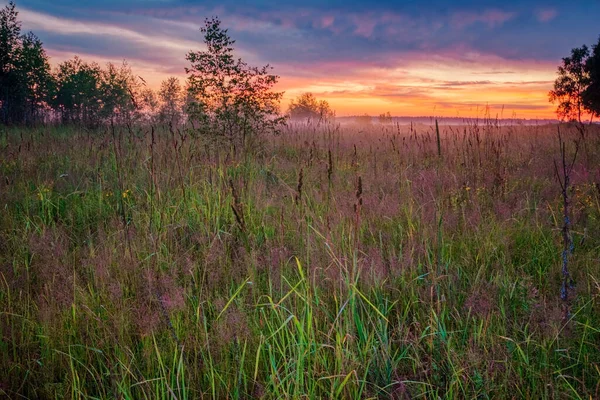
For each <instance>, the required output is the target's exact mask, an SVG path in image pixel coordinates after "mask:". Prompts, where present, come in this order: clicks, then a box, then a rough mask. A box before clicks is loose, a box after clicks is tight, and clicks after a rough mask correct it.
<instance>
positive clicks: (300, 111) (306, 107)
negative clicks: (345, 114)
mask: <svg viewBox="0 0 600 400" xmlns="http://www.w3.org/2000/svg"><path fill="white" fill-rule="evenodd" d="M288 115H289V116H290V118H291V119H295V120H317V121H318V122H321V121H326V120H329V119H332V118H334V117H335V111H333V110H332V109H331V107H330V106H329V103H328V102H327V101H325V100H317V98H316V97H315V96H314V95H313V94H312V93H303V94H301V95H300V96H298V97H297V98H296V99H295V100H292V101H291V102H290V105H289V107H288Z"/></svg>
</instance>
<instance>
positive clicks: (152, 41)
mask: <svg viewBox="0 0 600 400" xmlns="http://www.w3.org/2000/svg"><path fill="white" fill-rule="evenodd" d="M16 3H17V8H18V10H19V11H20V14H19V16H20V19H21V20H22V22H23V27H24V29H26V30H32V31H34V33H36V34H37V35H38V36H39V37H40V38H41V39H42V41H43V42H44V44H45V47H46V49H47V50H48V53H49V55H50V56H51V58H52V63H53V64H54V65H56V64H57V63H58V62H61V61H63V60H65V59H68V58H71V57H72V56H74V55H76V54H77V55H80V56H81V57H82V58H84V59H86V60H90V61H98V62H101V63H104V62H106V61H116V62H120V61H122V60H123V59H127V61H128V62H129V64H130V65H131V66H132V67H133V68H134V71H135V72H136V74H138V75H140V76H142V77H144V78H145V79H146V81H148V82H149V84H150V85H152V86H154V87H157V86H158V85H159V83H160V81H161V80H162V79H164V78H166V77H168V76H171V75H174V76H179V77H181V78H182V80H183V79H185V72H184V67H185V66H187V62H186V60H185V58H184V57H185V54H186V53H187V52H188V51H190V50H199V49H202V35H201V33H200V32H199V27H200V26H201V25H202V23H203V20H204V18H205V17H210V16H215V15H216V16H219V18H220V19H221V20H222V21H223V26H224V27H225V28H229V33H230V35H231V36H232V38H233V39H236V40H237V48H236V50H237V52H238V55H239V56H241V57H242V58H243V59H245V60H246V61H247V62H249V63H250V64H254V65H262V64H266V63H269V64H271V65H272V66H273V67H274V68H275V69H274V72H275V73H276V74H278V75H280V76H281V79H280V83H279V84H278V85H277V89H278V90H281V91H285V97H284V102H283V103H284V104H283V107H284V108H285V106H286V104H287V103H288V102H289V99H290V98H293V97H295V96H297V95H299V94H300V93H302V92H306V91H309V92H312V93H314V94H315V95H316V96H317V97H318V98H323V99H326V100H328V101H329V102H330V104H331V105H332V107H333V108H334V109H335V110H336V111H337V114H338V115H340V116H344V115H356V114H364V113H369V114H372V115H376V114H379V113H383V112H386V111H389V112H391V113H392V114H393V115H406V116H417V115H426V116H429V115H436V116H459V117H471V116H476V114H478V113H479V114H481V113H482V111H481V110H482V109H484V108H485V107H486V105H488V106H489V107H491V109H492V113H494V114H495V113H498V114H500V113H501V110H502V107H503V106H504V111H503V112H502V116H504V117H512V116H513V115H516V116H517V117H521V118H536V117H538V118H552V117H554V106H553V105H552V104H550V103H549V102H548V97H547V93H548V91H549V90H550V89H551V87H552V82H553V80H554V78H555V76H556V67H557V66H558V64H559V63H560V59H561V57H564V56H567V55H568V54H569V52H570V49H571V48H573V47H578V46H581V45H582V44H588V45H590V44H592V43H595V42H596V41H597V39H598V35H600V24H599V23H598V20H600V1H598V0H586V1H583V0H571V1H562V0H561V1H557V0H546V1H542V0H519V1H517V0H504V1H484V0H479V1H475V0H455V1H442V0H430V1H426V2H418V1H391V0H384V1H352V0H346V1H342V0H332V1H327V2H324V1H317V0H292V1H286V2H283V1H274V0H262V1H246V2H238V1H233V0H220V1H213V0H205V1H193V0H146V1H142V0H129V1H127V0H77V1H75V0H57V1H38V0H21V1H17V2H16ZM0 4H1V5H4V4H6V1H3V0H0Z"/></svg>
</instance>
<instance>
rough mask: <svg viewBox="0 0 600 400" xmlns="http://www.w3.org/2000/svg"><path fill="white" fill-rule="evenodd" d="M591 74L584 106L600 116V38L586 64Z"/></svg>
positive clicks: (583, 95) (584, 97)
mask: <svg viewBox="0 0 600 400" xmlns="http://www.w3.org/2000/svg"><path fill="white" fill-rule="evenodd" d="M586 70H587V73H588V74H589V85H588V87H587V88H586V89H585V90H584V91H583V94H582V97H583V105H584V106H585V108H586V109H588V110H590V112H593V113H594V114H595V115H597V116H600V37H599V38H598V43H596V44H595V45H593V46H592V52H591V54H590V56H589V58H588V59H587V62H586Z"/></svg>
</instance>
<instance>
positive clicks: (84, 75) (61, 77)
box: [52, 57, 102, 127]
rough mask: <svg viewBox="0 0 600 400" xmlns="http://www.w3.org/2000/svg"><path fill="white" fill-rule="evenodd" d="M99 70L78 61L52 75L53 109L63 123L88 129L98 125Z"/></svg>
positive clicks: (99, 102) (100, 73)
mask: <svg viewBox="0 0 600 400" xmlns="http://www.w3.org/2000/svg"><path fill="white" fill-rule="evenodd" d="M101 80H102V69H101V68H100V66H99V65H98V64H96V63H90V64H88V63H86V62H84V61H83V60H81V59H80V58H79V57H75V58H73V59H72V60H67V61H65V62H63V63H61V64H60V65H59V66H58V68H57V70H56V72H55V87H56V88H55V93H54V97H53V100H52V106H53V108H54V109H55V110H56V111H58V112H59V113H60V116H61V120H62V122H63V123H75V124H82V125H85V126H88V127H92V126H97V125H98V124H99V123H100V109H101V106H102V94H101V92H100V83H101Z"/></svg>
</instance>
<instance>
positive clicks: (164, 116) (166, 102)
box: [158, 77, 183, 125]
mask: <svg viewBox="0 0 600 400" xmlns="http://www.w3.org/2000/svg"><path fill="white" fill-rule="evenodd" d="M158 96H159V97H160V101H161V103H162V104H161V106H160V111H159V120H160V121H161V122H168V123H171V124H173V125H177V124H178V123H179V122H180V121H181V111H182V107H183V92H182V88H181V84H180V83H179V79H177V78H175V77H170V78H167V79H165V80H164V81H162V83H161V85H160V91H159V92H158Z"/></svg>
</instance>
